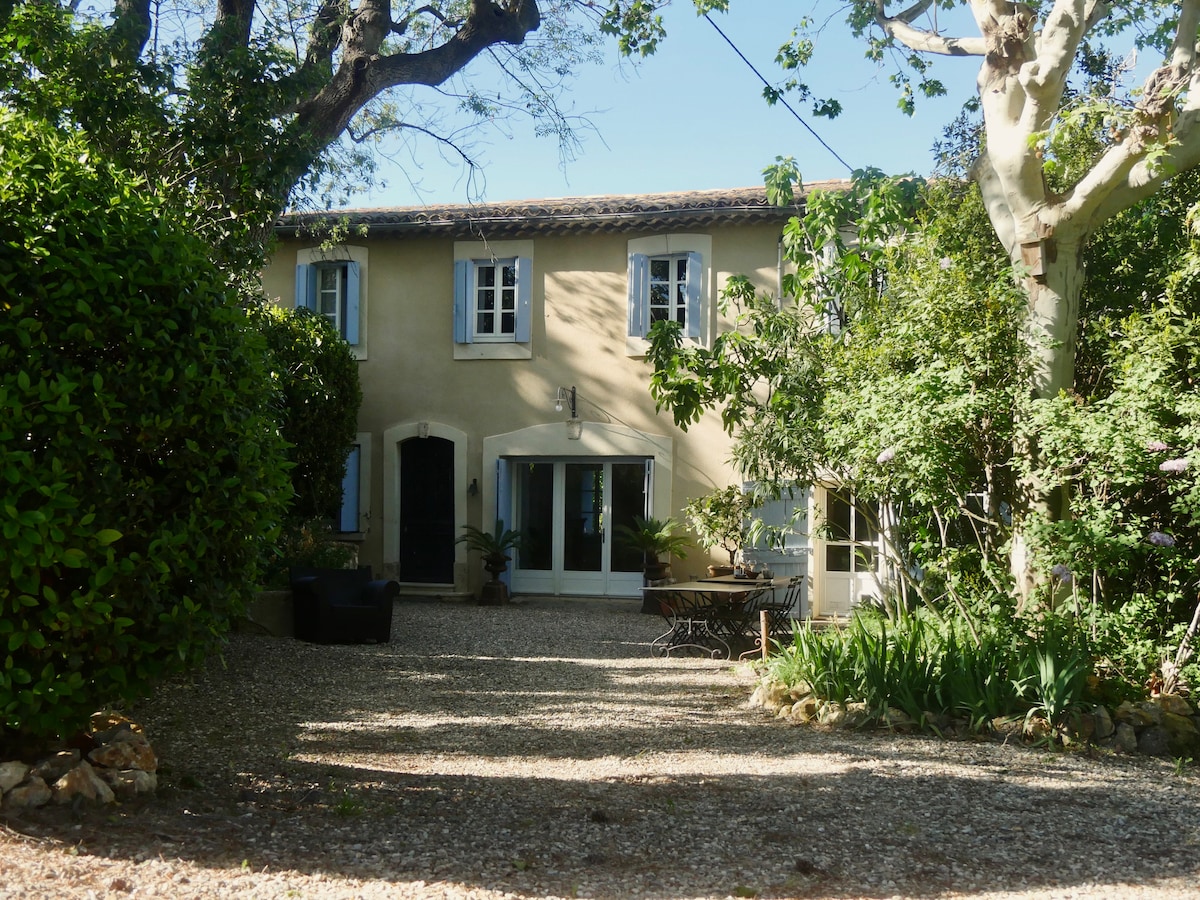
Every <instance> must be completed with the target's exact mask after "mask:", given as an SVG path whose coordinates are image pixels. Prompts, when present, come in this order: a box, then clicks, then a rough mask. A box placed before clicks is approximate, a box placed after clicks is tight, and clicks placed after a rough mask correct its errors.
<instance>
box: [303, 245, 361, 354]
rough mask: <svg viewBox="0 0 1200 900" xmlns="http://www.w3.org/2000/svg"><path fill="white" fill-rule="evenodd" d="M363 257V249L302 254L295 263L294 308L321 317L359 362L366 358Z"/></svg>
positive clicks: (310, 251) (348, 248) (353, 248)
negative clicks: (341, 338) (349, 347)
mask: <svg viewBox="0 0 1200 900" xmlns="http://www.w3.org/2000/svg"><path fill="white" fill-rule="evenodd" d="M366 253H367V251H366V249H365V248H362V247H338V248H335V249H334V250H328V251H326V250H321V249H315V250H301V251H299V253H297V259H296V308H297V309H309V310H312V311H313V312H314V313H316V314H317V315H320V316H324V317H325V318H326V319H327V320H328V321H329V322H330V324H332V325H333V327H334V328H335V329H337V332H338V334H340V335H341V336H342V337H344V338H345V339H346V343H348V344H349V345H350V346H351V348H353V350H354V353H355V356H356V357H357V358H359V359H365V358H366V340H365V334H364V327H363V326H364V322H363V319H364V314H365V302H364V301H365V294H366V289H365V279H364V274H365V271H364V270H365V267H366Z"/></svg>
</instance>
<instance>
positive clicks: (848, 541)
mask: <svg viewBox="0 0 1200 900" xmlns="http://www.w3.org/2000/svg"><path fill="white" fill-rule="evenodd" d="M820 495H821V498H822V502H823V505H824V509H823V510H822V511H821V512H822V514H823V519H824V524H825V526H826V528H825V536H824V539H823V540H821V541H819V542H818V543H817V545H816V548H815V549H816V552H815V554H814V556H815V557H816V560H817V565H818V573H819V578H818V585H817V591H816V592H815V593H816V594H817V597H816V604H815V606H816V608H815V610H814V612H815V614H816V615H821V616H848V615H850V613H851V612H852V611H853V610H854V607H856V606H858V605H859V604H860V603H861V602H862V601H863V600H864V599H866V598H876V597H878V596H879V564H880V561H881V559H880V541H879V531H878V528H877V527H876V522H875V520H874V519H873V517H871V516H868V515H867V514H866V511H864V510H863V508H862V507H861V506H860V505H859V504H857V503H856V502H855V500H854V498H853V497H852V496H851V495H849V494H848V493H846V492H844V491H836V490H833V489H832V488H823V489H822V490H821V491H820Z"/></svg>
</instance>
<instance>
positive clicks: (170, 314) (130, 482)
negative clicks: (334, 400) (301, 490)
mask: <svg viewBox="0 0 1200 900" xmlns="http://www.w3.org/2000/svg"><path fill="white" fill-rule="evenodd" d="M209 255H210V251H209V248H208V247H207V246H206V245H205V244H204V243H203V242H202V241H200V240H198V239H197V238H196V237H195V235H194V234H193V232H192V228H191V225H190V223H189V222H188V221H186V220H185V219H184V217H182V216H180V215H177V214H176V213H175V212H174V211H173V209H172V208H171V207H170V206H169V205H168V204H166V203H164V202H163V201H162V200H161V199H160V198H158V197H157V196H156V195H155V194H154V192H153V191H152V190H149V189H148V188H147V185H146V184H145V183H143V182H141V181H139V180H137V179H136V178H134V177H131V176H130V175H129V174H127V173H125V172H123V171H121V170H120V169H118V168H116V167H115V166H112V165H110V164H108V163H106V162H105V161H103V160H101V159H99V158H97V157H96V156H95V155H94V153H93V152H92V150H91V149H90V147H89V146H88V144H87V143H86V142H85V141H84V140H83V139H82V138H81V137H79V136H64V135H63V134H61V133H60V132H58V131H56V130H54V129H53V128H51V127H50V126H47V125H41V124H35V123H34V122H33V121H31V120H23V119H20V118H16V117H14V116H13V115H12V114H10V113H7V112H0V447H2V448H3V450H2V455H0V480H2V481H3V483H4V486H5V487H4V490H3V491H2V492H0V494H2V496H3V498H4V499H3V501H2V505H0V527H2V528H3V531H4V556H5V562H4V565H3V566H2V567H0V742H4V741H7V740H16V739H18V738H19V739H22V740H24V739H45V738H48V737H52V736H54V735H60V734H65V733H69V732H71V731H72V730H74V729H76V728H79V727H80V726H82V725H83V724H84V723H85V722H86V720H87V717H88V715H89V714H91V713H92V712H93V711H95V709H97V708H98V707H99V706H101V705H104V704H109V703H115V702H118V701H120V700H122V699H130V698H133V697H137V696H139V695H141V694H143V692H145V690H146V689H147V687H148V686H149V685H151V684H152V683H153V682H154V681H155V680H156V679H157V678H158V677H160V676H161V675H162V673H163V672H165V671H169V670H172V669H177V668H180V667H182V666H186V665H189V664H192V663H194V662H195V661H197V660H198V659H200V658H201V657H202V656H203V655H204V653H205V652H206V651H207V650H209V649H210V648H211V647H212V646H213V645H214V644H215V642H216V641H217V640H218V639H219V638H220V636H221V635H222V634H223V633H224V632H225V631H226V630H227V628H228V626H229V624H230V621H231V618H232V617H233V616H234V615H236V614H237V613H238V612H239V610H240V608H241V606H242V604H243V602H244V600H245V599H246V598H247V596H248V594H249V592H250V591H251V590H252V589H253V586H254V585H255V584H256V583H257V574H258V567H259V564H260V559H261V556H262V554H263V550H264V547H265V545H266V543H267V541H268V540H269V539H270V537H271V534H272V530H273V528H274V527H275V523H276V522H277V521H278V519H279V515H280V513H281V512H282V510H283V507H284V503H285V501H286V498H287V490H286V486H287V480H286V476H285V474H284V472H283V468H282V465H281V464H282V461H283V459H284V455H283V443H282V440H281V439H280V438H279V437H278V434H277V432H276V428H275V422H274V419H273V416H272V410H271V407H270V396H269V392H268V390H267V389H266V384H267V380H266V374H265V372H264V370H263V365H262V360H263V355H264V348H263V345H262V343H261V339H259V338H258V337H257V336H256V335H255V334H254V332H253V330H252V329H249V328H248V327H247V323H246V318H245V315H244V314H243V312H242V310H241V308H240V306H239V304H238V302H237V297H236V294H235V293H234V292H232V291H231V290H230V289H229V287H228V286H227V282H226V281H225V280H224V278H223V277H222V276H221V273H220V272H219V271H218V270H217V269H216V268H215V267H214V265H213V264H212V263H211V261H210V259H209Z"/></svg>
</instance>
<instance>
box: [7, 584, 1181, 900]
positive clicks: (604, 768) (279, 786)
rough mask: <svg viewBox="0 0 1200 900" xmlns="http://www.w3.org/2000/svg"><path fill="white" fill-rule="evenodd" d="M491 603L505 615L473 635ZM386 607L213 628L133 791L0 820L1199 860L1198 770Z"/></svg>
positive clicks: (519, 857)
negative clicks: (345, 627) (1038, 744)
mask: <svg viewBox="0 0 1200 900" xmlns="http://www.w3.org/2000/svg"><path fill="white" fill-rule="evenodd" d="M401 613H403V614H405V615H401ZM475 613H480V615H473V614H475ZM504 615H509V616H513V615H515V616H518V617H521V618H520V619H519V621H520V622H521V623H522V624H527V625H528V628H527V629H526V631H525V633H524V634H523V635H522V636H519V637H518V638H512V637H503V638H495V639H492V638H490V637H489V635H488V631H489V623H493V622H496V621H498V620H499V619H498V617H500V616H504ZM649 618H650V617H646V619H649ZM397 619H398V622H399V623H403V625H405V626H407V627H401V628H400V629H399V630H398V631H397V632H396V638H395V639H394V641H393V643H391V644H389V645H386V646H361V647H323V646H314V645H307V644H302V643H298V642H294V641H279V640H272V639H266V638H251V637H247V636H234V638H233V640H232V641H231V644H230V647H229V652H228V653H227V654H226V655H225V661H224V665H222V664H220V663H218V662H217V661H213V662H212V663H211V664H210V665H208V666H206V667H205V668H204V669H203V670H202V671H200V672H198V673H195V674H193V675H192V676H190V677H187V678H180V679H177V680H176V681H174V682H172V683H171V684H169V685H165V686H164V688H163V690H162V691H161V692H160V693H159V694H158V695H156V697H155V698H153V699H152V700H151V701H148V702H147V703H146V704H145V705H144V706H143V707H142V708H140V709H138V710H136V711H135V716H134V717H135V718H138V719H139V720H140V721H142V722H143V724H144V725H145V727H146V729H147V732H148V734H149V736H150V738H151V741H152V742H153V743H154V744H155V746H156V748H157V749H158V750H159V752H160V755H161V757H162V762H163V772H162V780H161V781H162V787H161V789H160V791H159V794H158V795H157V796H156V797H154V798H153V799H151V800H147V801H138V802H133V803H128V804H125V805H123V806H121V807H119V808H117V809H116V810H115V811H114V810H112V809H107V810H102V809H81V810H71V809H61V808H55V809H46V810H41V811H37V812H34V813H30V814H27V815H25V816H21V817H11V816H10V817H9V818H8V819H7V824H8V827H9V828H11V829H13V830H14V831H16V832H19V833H22V834H26V835H31V836H35V837H37V838H41V839H45V840H48V841H51V842H61V843H64V844H70V845H73V846H75V847H77V848H79V852H80V853H85V854H93V855H97V856H104V857H112V858H116V859H120V860H128V861H130V862H131V863H132V862H135V861H140V860H144V859H151V858H166V859H175V858H178V859H182V860H186V861H189V862H192V863H195V864H196V865H199V866H203V867H211V868H220V869H232V870H236V871H239V872H243V873H245V872H249V873H253V872H262V871H266V872H274V873H278V872H280V871H286V870H295V871H297V872H301V873H309V874H313V873H320V874H321V875H323V876H327V877H328V878H330V879H339V878H353V879H366V880H370V881H374V882H376V883H380V884H382V883H384V882H387V883H391V884H393V885H395V887H396V891H397V893H399V894H403V893H405V892H407V894H408V895H410V896H411V895H413V894H414V893H419V889H418V888H416V887H414V885H415V884H416V883H418V882H424V883H426V884H429V885H433V884H434V883H437V884H438V885H440V886H441V887H446V886H448V885H458V886H461V889H484V888H487V889H491V890H493V891H498V892H512V893H514V894H516V895H518V896H527V897H541V896H593V897H613V898H618V897H620V898H624V897H647V898H673V897H683V896H686V897H725V896H729V895H733V894H737V895H747V896H748V895H750V892H754V894H755V895H757V896H759V897H763V898H768V897H804V896H814V897H815V896H822V897H851V896H854V897H875V896H878V897H887V896H893V895H896V894H900V895H903V896H913V897H918V896H920V897H926V896H927V897H935V896H938V895H941V894H945V893H950V892H956V891H957V892H970V891H973V890H982V889H987V890H999V889H1008V890H1022V889H1025V890H1028V889H1036V888H1047V889H1052V888H1058V889H1063V890H1073V889H1075V890H1084V891H1091V890H1092V889H1093V888H1095V887H1096V886H1102V887H1103V888H1105V889H1106V890H1108V891H1109V892H1110V893H1111V894H1112V895H1119V893H1120V890H1119V887H1118V885H1120V884H1123V883H1147V882H1152V881H1153V880H1154V879H1157V878H1161V877H1170V876H1174V877H1181V876H1185V875H1188V874H1194V873H1195V872H1196V870H1197V849H1198V847H1200V830H1197V828H1195V827H1194V828H1193V829H1192V830H1191V831H1190V832H1188V833H1170V834H1164V833H1163V824H1164V823H1166V822H1177V821H1180V820H1188V819H1189V818H1190V821H1191V822H1193V823H1195V822H1197V821H1200V798H1198V795H1197V791H1196V783H1195V781H1194V780H1193V779H1191V778H1176V777H1173V776H1172V775H1171V773H1172V767H1171V766H1170V765H1169V764H1167V763H1164V762H1162V761H1155V760H1138V761H1133V760H1119V759H1103V760H1092V759H1088V758H1086V757H1085V756H1083V755H1070V756H1066V755H1062V754H1051V753H1046V752H1039V751H1036V750H1029V749H1028V748H1020V747H1005V746H1000V745H996V744H974V743H964V744H960V745H955V746H954V747H953V748H947V746H946V745H944V744H937V743H934V741H933V740H932V739H928V738H922V737H912V736H899V735H890V734H886V733H823V732H820V731H817V730H814V729H809V728H795V727H789V726H787V725H784V724H781V723H779V722H777V721H774V720H771V719H769V718H767V717H765V716H764V715H763V714H762V713H761V712H760V711H757V710H751V709H748V708H747V706H746V698H747V696H748V693H749V690H750V685H751V683H752V679H751V678H750V677H749V676H747V675H745V674H738V673H735V672H734V671H733V670H732V667H731V666H730V665H729V664H727V663H726V664H718V663H712V662H710V661H697V660H669V661H664V660H655V659H652V658H651V657H650V656H649V646H648V645H649V641H650V640H651V639H652V638H653V637H654V636H655V635H656V634H657V633H658V632H657V626H658V624H659V622H658V621H656V620H655V621H646V620H642V619H637V618H634V617H630V616H608V617H606V616H604V615H603V614H597V615H596V616H594V617H592V618H588V617H578V616H577V617H576V619H578V620H579V621H578V623H577V626H576V629H575V630H576V631H578V632H580V633H581V634H572V633H568V635H567V636H566V637H565V638H561V639H558V640H556V638H555V633H554V628H555V627H557V626H559V625H561V623H556V622H554V621H552V619H550V618H547V614H546V613H545V612H541V613H540V614H532V611H528V610H501V611H499V612H488V611H484V610H476V609H469V608H468V609H462V608H455V607H451V608H447V609H441V608H439V607H437V606H431V607H430V609H428V610H424V611H422V610H413V609H412V608H411V607H410V608H404V607H401V608H400V609H399V610H398V616H397ZM509 624H510V625H511V624H512V623H511V622H510V623H509ZM495 631H496V633H499V629H495ZM509 631H511V629H509ZM589 632H590V633H591V634H590V638H589V636H588V633H589ZM581 635H582V636H581ZM572 648H576V652H575V653H566V652H563V651H564V649H572ZM597 648H599V649H597ZM585 650H590V655H585V654H584V652H583V651H585ZM664 823H665V824H666V825H667V826H668V827H666V828H664V827H663V825H664ZM134 871H136V870H134ZM132 877H133V878H134V881H133V882H132V883H133V884H134V886H135V887H136V874H135V875H134V876H132ZM232 884H234V885H235V883H232ZM429 890H430V893H431V895H440V894H438V890H440V888H438V889H434V888H430V889H429Z"/></svg>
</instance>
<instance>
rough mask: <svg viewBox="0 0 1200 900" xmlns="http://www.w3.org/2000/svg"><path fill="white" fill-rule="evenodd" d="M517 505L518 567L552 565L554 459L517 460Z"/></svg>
mask: <svg viewBox="0 0 1200 900" xmlns="http://www.w3.org/2000/svg"><path fill="white" fill-rule="evenodd" d="M515 465H517V468H518V470H519V475H518V478H519V479H520V498H521V499H520V509H519V511H518V516H517V527H518V528H519V529H520V531H521V533H522V535H524V540H523V541H522V545H521V550H520V568H522V569H540V570H542V571H545V572H549V571H550V570H551V569H553V568H554V463H543V462H538V463H519V464H515Z"/></svg>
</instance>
